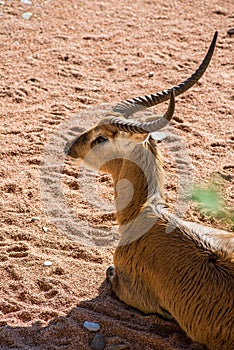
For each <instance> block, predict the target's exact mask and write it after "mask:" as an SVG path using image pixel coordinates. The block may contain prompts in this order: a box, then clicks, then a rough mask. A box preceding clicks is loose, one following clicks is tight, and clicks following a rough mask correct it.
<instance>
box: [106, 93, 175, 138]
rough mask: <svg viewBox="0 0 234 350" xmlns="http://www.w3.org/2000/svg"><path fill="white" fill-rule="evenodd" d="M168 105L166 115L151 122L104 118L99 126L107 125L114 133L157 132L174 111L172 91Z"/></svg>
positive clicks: (167, 121)
mask: <svg viewBox="0 0 234 350" xmlns="http://www.w3.org/2000/svg"><path fill="white" fill-rule="evenodd" d="M169 96H170V103H169V105H168V108H167V111H166V113H165V114H164V115H163V116H162V117H157V118H156V120H153V121H151V122H145V123H140V122H130V121H127V120H125V119H121V118H116V117H113V116H111V117H108V116H107V117H106V118H105V119H104V120H102V121H101V122H100V124H99V125H105V124H107V125H108V128H111V129H112V130H114V131H125V132H129V133H139V134H146V133H150V132H153V131H156V130H159V129H161V128H163V127H164V126H166V125H167V124H168V123H169V121H170V120H171V119H172V117H173V114H174V110H175V93H174V90H171V91H170V95H169Z"/></svg>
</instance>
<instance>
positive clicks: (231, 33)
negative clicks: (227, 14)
mask: <svg viewBox="0 0 234 350" xmlns="http://www.w3.org/2000/svg"><path fill="white" fill-rule="evenodd" d="M227 33H228V34H229V35H234V27H233V28H230V29H229V30H228V32H227Z"/></svg>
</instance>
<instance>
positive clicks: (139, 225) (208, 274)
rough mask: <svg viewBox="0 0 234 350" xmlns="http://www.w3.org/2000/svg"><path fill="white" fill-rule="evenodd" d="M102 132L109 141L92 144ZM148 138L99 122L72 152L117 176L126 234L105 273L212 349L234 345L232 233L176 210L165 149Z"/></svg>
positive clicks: (121, 292)
mask: <svg viewBox="0 0 234 350" xmlns="http://www.w3.org/2000/svg"><path fill="white" fill-rule="evenodd" d="M99 135H103V136H106V137H107V138H108V141H107V142H104V144H100V146H99V147H94V148H93V149H91V142H92V141H93V140H95V138H97V137H98V136H99ZM145 138H146V136H145V135H144V136H141V135H126V134H125V133H113V132H112V131H111V130H108V127H106V126H105V127H104V126H97V127H95V128H94V129H92V130H90V131H88V132H86V133H84V134H83V135H80V136H79V137H78V138H77V139H76V141H75V142H74V143H73V145H72V146H71V148H70V151H69V155H70V156H71V157H73V158H77V159H79V158H80V159H85V163H86V165H88V166H90V167H95V168H96V169H98V168H99V169H100V170H101V171H104V172H106V173H110V174H111V175H112V177H113V183H114V188H115V201H116V208H117V214H116V216H117V220H118V223H119V227H120V234H121V237H120V243H119V246H118V247H117V248H116V250H115V253H114V265H115V269H113V268H109V269H108V271H107V277H108V279H109V281H110V282H111V284H112V288H113V291H114V292H115V294H116V296H117V297H118V298H119V299H121V300H123V301H124V302H125V303H127V304H129V305H131V306H133V307H135V308H137V309H139V310H141V311H143V312H144V313H159V314H161V315H163V316H164V317H167V318H170V317H173V318H175V319H176V320H177V322H178V323H179V324H180V326H181V327H182V328H183V329H184V330H185V332H186V333H187V334H188V336H189V337H191V338H192V339H193V340H194V341H197V342H199V343H201V344H204V345H206V346H207V347H208V348H209V349H211V350H231V349H234V331H233V330H234V253H233V247H234V244H233V241H234V239H233V236H232V235H231V234H229V233H226V232H224V231H218V230H215V229H214V230H213V229H209V228H206V227H204V226H201V225H198V224H195V223H189V222H186V221H183V220H181V219H179V218H177V217H175V216H173V214H171V213H170V211H169V210H168V208H167V206H166V204H165V203H164V199H163V197H164V194H163V187H164V176H163V169H162V164H161V160H160V156H159V152H158V149H157V146H156V144H155V142H154V140H153V139H151V137H149V138H147V139H146V140H145ZM87 155H88V156H87ZM105 155H108V156H107V158H105ZM110 155H113V158H112V159H111V160H110ZM105 159H107V160H108V161H107V162H105ZM98 160H100V163H99V162H98ZM137 164H138V165H137ZM139 164H140V166H139ZM123 180H124V181H125V182H123ZM126 180H127V182H126ZM121 181H122V182H121ZM128 181H129V182H130V183H131V186H132V187H131V188H130V187H129V186H128ZM129 188H130V189H132V190H133V191H132V193H133V195H132V198H131V200H130V202H129V203H128V199H129V198H128V197H129V193H130V192H131V191H130V189H129ZM125 204H126V205H125ZM118 208H119V210H118ZM123 208H124V209H123ZM169 223H170V224H171V225H173V228H174V229H173V230H172V229H171V230H169V228H170V227H171V226H170V227H168V224H169Z"/></svg>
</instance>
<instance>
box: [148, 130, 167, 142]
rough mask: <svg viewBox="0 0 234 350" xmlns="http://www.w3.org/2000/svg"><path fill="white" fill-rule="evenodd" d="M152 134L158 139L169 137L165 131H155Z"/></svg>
mask: <svg viewBox="0 0 234 350" xmlns="http://www.w3.org/2000/svg"><path fill="white" fill-rule="evenodd" d="M151 136H152V137H153V139H154V140H156V141H162V140H164V139H165V138H166V137H167V134H166V133H165V132H161V131H154V132H152V133H151Z"/></svg>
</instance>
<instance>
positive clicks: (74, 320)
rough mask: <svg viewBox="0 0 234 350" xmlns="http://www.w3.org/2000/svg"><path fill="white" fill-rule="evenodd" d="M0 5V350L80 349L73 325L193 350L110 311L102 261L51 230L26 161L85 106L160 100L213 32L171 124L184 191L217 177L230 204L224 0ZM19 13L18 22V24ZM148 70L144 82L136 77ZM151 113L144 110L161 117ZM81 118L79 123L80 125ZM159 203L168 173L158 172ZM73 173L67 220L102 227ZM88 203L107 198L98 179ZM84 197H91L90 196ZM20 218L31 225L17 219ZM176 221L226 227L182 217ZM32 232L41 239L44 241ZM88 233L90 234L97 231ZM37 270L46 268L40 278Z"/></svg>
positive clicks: (36, 159)
mask: <svg viewBox="0 0 234 350" xmlns="http://www.w3.org/2000/svg"><path fill="white" fill-rule="evenodd" d="M2 3H3V2H1V5H0V13H1V17H0V22H1V26H0V43H1V56H0V68H1V69H0V76H1V79H0V104H1V109H0V111H1V112H0V113H1V125H0V131H1V156H0V176H1V183H0V188H1V202H0V220H1V221H0V222H1V231H0V269H1V280H0V349H4V350H5V349H23V350H25V349H30V350H31V349H36V350H46V349H49V350H52V349H69V350H72V349H76V350H77V349H79V350H83V349H89V348H90V347H89V344H90V342H91V340H92V338H93V335H92V334H90V333H89V332H88V331H86V330H85V329H84V328H83V326H82V324H83V322H84V321H85V320H89V321H97V322H99V323H100V325H101V331H100V333H101V334H102V335H103V336H104V338H105V340H106V342H107V346H108V345H111V344H121V343H126V344H129V349H134V350H137V349H139V350H140V349H165V350H175V349H189V350H192V349H202V347H201V346H200V345H197V344H194V343H192V341H190V340H189V339H188V338H187V337H186V336H185V334H184V333H183V331H182V330H181V329H180V327H179V326H178V325H177V324H176V323H175V322H167V321H164V320H162V319H160V318H159V317H157V316H155V315H150V316H145V315H142V314H140V313H139V312H138V311H136V310H134V309H132V308H130V307H128V306H126V305H124V304H122V303H121V302H119V301H118V300H116V299H114V298H113V296H112V295H111V293H110V290H109V288H108V287H107V285H106V283H105V282H104V279H105V270H106V268H107V267H108V266H109V265H110V264H111V263H112V254H113V249H101V248H87V247H82V246H81V245H80V244H79V242H77V241H71V240H69V239H68V237H67V236H66V234H65V233H64V232H62V231H60V230H59V229H58V227H57V226H56V225H53V223H52V222H51V220H50V218H49V217H48V216H47V214H46V211H45V209H44V203H43V201H42V200H41V197H40V171H39V170H40V161H41V158H42V154H43V151H44V149H45V145H46V144H47V142H48V141H49V140H50V137H51V135H52V134H53V133H54V132H55V131H56V129H57V128H58V126H60V125H61V123H62V122H64V121H66V120H68V119H69V118H70V117H71V116H72V115H74V114H75V113H78V112H79V111H81V109H84V108H85V107H86V106H87V105H92V106H95V105H98V104H100V103H103V102H105V103H107V102H108V103H113V102H117V101H120V100H122V99H124V98H127V97H133V96H139V95H143V94H146V93H151V92H157V91H161V90H162V89H165V88H168V87H170V86H172V85H175V84H177V83H179V82H181V81H182V80H183V79H184V78H186V77H187V76H189V75H190V74H191V73H192V72H193V71H194V69H196V68H197V66H198V64H200V62H201V60H202V58H203V56H204V54H205V52H206V50H207V48H208V46H209V43H210V41H211V39H212V36H213V33H214V31H215V30H218V31H219V38H218V45H217V48H216V51H215V54H214V57H213V60H212V63H211V65H210V67H209V68H208V71H207V72H206V74H205V76H204V77H203V78H202V79H201V81H200V82H199V83H198V84H197V85H196V86H195V87H194V88H193V89H191V90H190V91H189V92H187V93H185V94H184V95H183V97H179V98H178V99H177V104H176V117H177V118H175V120H174V121H173V123H172V125H173V126H174V127H175V128H176V130H177V131H178V134H179V135H180V136H181V138H182V139H183V140H184V142H185V143H186V145H187V150H188V152H189V154H190V157H191V159H192V162H193V165H194V175H195V180H196V181H201V180H207V179H210V178H215V179H217V178H218V179H219V180H218V181H221V182H222V183H223V186H224V196H225V200H226V201H227V205H228V206H229V207H231V206H232V205H233V199H234V196H233V168H234V164H233V142H234V138H233V137H234V136H233V113H234V94H233V91H234V85H233V82H234V66H233V64H234V62H233V43H234V36H229V35H228V34H227V31H228V29H230V28H231V27H232V26H233V19H234V16H233V1H232V0H225V1H222V0H221V1H220V0H219V1H216V0H210V1H205V2H204V1H200V0H199V1H196V2H194V1H184V2H181V1H172V0H168V1H167V2H165V1H162V0H159V1H157V2H156V1H123V0H120V1H118V2H116V1H112V0H111V1H101V2H99V1H88V2H85V1H75V0H74V1H72V0H71V1H60V0H54V1H49V0H48V1H42V0H38V1H34V0H32V5H31V6H27V5H23V4H20V2H19V1H11V2H10V1H7V0H6V1H5V4H2ZM27 11H29V12H31V13H32V16H31V18H30V19H29V20H27V19H23V18H22V14H23V13H25V12H27ZM152 71H153V72H154V76H153V77H149V72H152ZM165 108H166V107H165V105H163V106H160V107H159V108H158V109H157V111H158V110H159V111H162V110H165ZM94 119H95V118H94V117H91V119H87V120H82V125H83V126H86V127H90V126H91V125H92V120H93V121H94ZM165 163H166V164H165V167H166V172H167V185H166V189H167V198H168V201H169V203H171V204H173V203H175V200H176V193H177V184H176V178H175V176H174V175H175V168H174V167H173V162H172V161H171V160H170V158H169V159H166V161H165ZM77 172H78V170H77V169H76V168H71V167H70V168H69V167H67V166H66V167H65V168H64V171H63V186H64V193H65V196H66V198H67V200H68V202H69V203H70V205H71V207H72V208H73V210H74V213H75V215H77V217H78V218H79V219H80V218H81V219H83V220H86V221H87V223H88V224H89V225H93V231H95V230H98V229H99V227H100V226H101V225H102V226H104V227H106V228H107V229H108V228H109V229H110V228H111V227H112V226H113V225H115V221H114V218H113V215H106V216H103V217H100V216H98V215H97V214H96V213H95V212H93V210H92V209H91V208H90V207H89V205H87V204H86V203H85V201H83V202H82V200H81V197H80V195H79V186H77V180H76V176H77ZM100 183H101V188H100V195H101V196H102V197H103V198H106V199H109V200H110V199H111V193H112V192H111V191H112V189H111V184H110V180H109V178H108V177H100ZM91 193H92V192H91ZM34 216H38V217H40V220H37V221H31V218H32V217H34ZM186 217H187V218H188V219H190V220H194V221H196V222H202V223H205V224H208V225H210V224H212V225H213V226H215V227H217V228H224V229H225V228H226V229H230V226H228V223H226V224H225V222H221V221H218V220H216V219H212V220H211V219H209V218H208V217H206V216H204V215H201V214H200V213H199V212H198V211H196V210H195V207H194V205H192V204H191V209H190V210H189V211H188V212H187V214H186ZM43 227H46V228H47V229H48V230H47V232H44V230H43ZM97 232H98V231H97ZM46 260H49V261H51V262H52V263H53V264H52V266H51V267H44V266H43V263H44V261H46Z"/></svg>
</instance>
